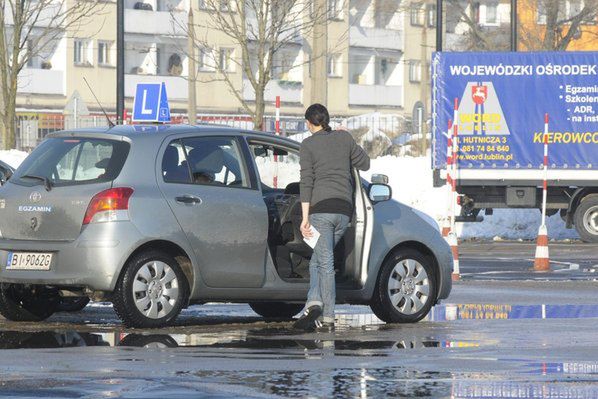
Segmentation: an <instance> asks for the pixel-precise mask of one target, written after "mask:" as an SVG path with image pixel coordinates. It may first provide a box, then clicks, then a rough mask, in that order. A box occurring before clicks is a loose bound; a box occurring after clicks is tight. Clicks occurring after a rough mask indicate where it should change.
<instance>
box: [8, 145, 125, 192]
mask: <svg viewBox="0 0 598 399" xmlns="http://www.w3.org/2000/svg"><path fill="white" fill-rule="evenodd" d="M128 153H129V144H128V143H126V142H122V141H116V140H106V139H95V138H70V137H69V138H62V137H60V138H58V137H56V138H50V139H47V140H45V141H44V142H43V143H42V144H40V145H39V146H38V147H37V148H36V149H35V150H34V151H33V152H32V153H31V154H30V155H29V156H28V157H27V158H26V159H25V161H24V162H23V163H22V164H21V166H20V167H19V168H18V169H17V171H16V172H15V175H14V177H13V178H12V179H11V181H12V182H14V183H17V184H24V185H33V184H45V185H46V186H66V185H76V184H88V183H99V182H106V181H111V180H114V179H115V178H116V177H117V176H118V174H119V173H120V171H121V169H122V167H123V165H124V163H125V160H126V158H127V155H128Z"/></svg>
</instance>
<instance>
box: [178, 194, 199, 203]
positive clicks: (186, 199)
mask: <svg viewBox="0 0 598 399" xmlns="http://www.w3.org/2000/svg"><path fill="white" fill-rule="evenodd" d="M174 200H175V201H176V202H180V203H181V204H189V205H195V204H201V198H199V197H196V196H194V195H181V196H179V197H175V199H174Z"/></svg>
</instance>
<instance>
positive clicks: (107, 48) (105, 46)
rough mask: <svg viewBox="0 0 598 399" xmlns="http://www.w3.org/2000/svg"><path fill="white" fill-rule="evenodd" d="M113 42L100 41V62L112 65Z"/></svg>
mask: <svg viewBox="0 0 598 399" xmlns="http://www.w3.org/2000/svg"><path fill="white" fill-rule="evenodd" d="M111 52H112V42H106V41H98V64H99V65H112V56H111Z"/></svg>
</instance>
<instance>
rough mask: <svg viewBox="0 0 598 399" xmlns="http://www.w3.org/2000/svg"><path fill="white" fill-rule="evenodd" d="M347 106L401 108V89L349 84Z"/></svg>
mask: <svg viewBox="0 0 598 399" xmlns="http://www.w3.org/2000/svg"><path fill="white" fill-rule="evenodd" d="M349 105H362V106H384V107H401V106H403V87H402V86H386V85H358V84H350V85H349Z"/></svg>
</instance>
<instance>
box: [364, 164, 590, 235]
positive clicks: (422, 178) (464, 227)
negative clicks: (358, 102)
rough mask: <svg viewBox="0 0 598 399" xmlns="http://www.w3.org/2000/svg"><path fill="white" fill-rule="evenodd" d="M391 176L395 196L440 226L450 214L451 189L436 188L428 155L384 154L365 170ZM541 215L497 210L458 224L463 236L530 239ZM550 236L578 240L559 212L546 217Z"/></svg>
mask: <svg viewBox="0 0 598 399" xmlns="http://www.w3.org/2000/svg"><path fill="white" fill-rule="evenodd" d="M375 173H382V174H385V175H387V176H388V180H389V184H390V186H391V187H392V195H393V199H396V200H397V201H399V202H402V203H404V204H406V205H409V206H411V207H413V208H415V209H418V210H420V211H422V212H424V213H426V214H428V215H430V216H431V217H432V218H434V220H436V222H437V223H438V225H439V226H441V225H442V220H443V218H444V217H445V215H446V213H447V207H448V205H447V203H448V189H447V188H446V187H437V188H434V187H433V184H432V168H431V166H430V159H429V156H428V157H396V156H390V155H388V156H383V157H379V158H376V159H372V162H371V167H370V170H369V171H367V172H362V173H361V174H362V176H363V177H365V178H366V179H369V178H370V177H371V176H372V174H375ZM540 221H541V215H540V212H539V211H538V210H537V209H495V210H494V214H493V215H487V216H486V215H484V221H483V222H480V223H458V224H457V233H458V235H459V237H461V238H470V239H471V238H479V239H490V240H495V239H509V240H511V239H515V240H516V239H526V240H533V239H535V238H536V237H537V234H538V229H539V227H540ZM546 224H547V228H548V234H549V237H550V238H553V239H557V240H565V239H578V238H579V236H578V235H577V232H576V231H575V230H574V229H567V228H565V222H564V221H563V220H562V219H561V217H560V216H559V215H558V214H556V215H553V216H551V217H548V218H547V220H546Z"/></svg>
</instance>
